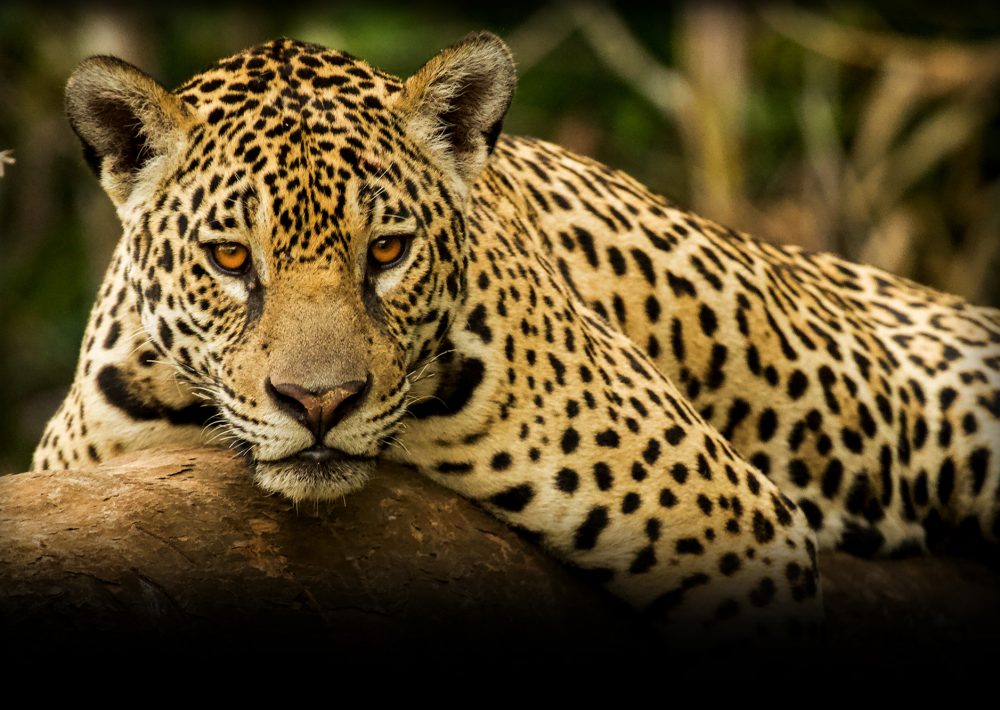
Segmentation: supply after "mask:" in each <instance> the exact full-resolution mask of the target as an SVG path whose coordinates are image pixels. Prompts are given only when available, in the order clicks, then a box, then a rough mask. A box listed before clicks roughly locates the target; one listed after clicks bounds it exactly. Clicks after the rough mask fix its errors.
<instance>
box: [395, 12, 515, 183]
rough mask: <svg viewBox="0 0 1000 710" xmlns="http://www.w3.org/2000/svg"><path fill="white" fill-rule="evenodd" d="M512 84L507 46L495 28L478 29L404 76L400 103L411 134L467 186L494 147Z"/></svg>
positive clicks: (476, 175) (512, 63)
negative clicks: (479, 30) (491, 29)
mask: <svg viewBox="0 0 1000 710" xmlns="http://www.w3.org/2000/svg"><path fill="white" fill-rule="evenodd" d="M516 85H517V71H516V69H515V68H514V57H513V55H511V52H510V49H509V48H508V47H507V45H506V44H504V42H503V40H502V39H500V38H499V37H497V36H496V35H495V34H492V33H490V32H477V33H475V34H471V35H468V36H467V37H465V39H463V40H461V41H460V42H458V43H457V44H454V45H452V46H451V47H448V48H447V49H444V50H442V51H441V52H440V53H439V54H438V55H437V56H435V57H434V58H432V59H431V60H430V61H429V62H427V63H426V64H425V65H424V66H423V67H421V69H420V70H419V71H418V72H417V73H416V74H414V75H413V76H412V77H410V78H409V79H407V81H406V84H405V86H404V87H403V94H402V97H401V99H400V104H399V108H400V109H401V110H402V111H403V113H404V114H405V115H406V116H407V118H406V122H407V128H408V129H409V131H410V132H411V134H413V135H415V136H417V137H418V138H419V139H421V140H422V141H423V142H424V143H425V145H426V146H427V147H428V148H429V149H430V150H431V152H432V153H433V154H435V155H436V156H437V157H438V158H440V159H441V162H442V164H443V165H444V166H445V167H446V168H450V169H452V170H453V171H454V173H455V175H456V177H457V178H458V180H459V184H460V186H461V187H462V188H463V189H464V190H465V191H466V192H467V191H468V188H469V187H470V186H471V184H472V182H473V181H474V180H475V179H476V177H478V176H479V173H480V171H481V170H482V169H483V166H484V165H485V164H486V158H487V157H488V156H489V154H490V153H492V152H493V148H494V146H495V145H496V142H497V138H498V137H499V136H500V130H501V128H502V126H503V117H504V114H506V113H507V108H508V107H509V106H510V102H511V99H512V98H513V96H514V88H515V86H516Z"/></svg>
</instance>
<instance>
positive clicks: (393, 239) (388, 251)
mask: <svg viewBox="0 0 1000 710" xmlns="http://www.w3.org/2000/svg"><path fill="white" fill-rule="evenodd" d="M406 244H407V239H406V237H405V236H403V235H399V234H392V235H390V236H387V237H380V238H378V239H376V240H375V241H374V242H372V243H371V244H370V245H369V246H368V260H369V261H370V262H371V264H372V266H375V267H376V268H380V269H385V268H387V267H390V266H392V265H393V264H395V263H397V262H399V261H400V260H401V259H402V258H403V255H404V254H405V253H406Z"/></svg>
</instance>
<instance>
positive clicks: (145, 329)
mask: <svg viewBox="0 0 1000 710" xmlns="http://www.w3.org/2000/svg"><path fill="white" fill-rule="evenodd" d="M513 88H514V69H513V63H512V60H511V57H510V54H509V52H508V50H507V49H506V47H505V46H504V45H503V43H502V42H501V41H500V40H499V39H497V38H496V37H494V36H492V35H489V34H485V33H484V34H478V35H472V36H470V37H468V38H466V39H465V40H463V41H462V42H460V43H458V44H457V45H454V46H453V47H451V48H449V49H447V50H444V51H443V52H442V53H441V54H439V55H438V56H437V57H435V58H433V59H432V60H431V61H430V62H428V64H427V65H425V67H424V68H423V69H421V70H420V71H419V72H418V73H417V74H415V75H414V76H413V77H411V78H410V79H408V80H406V81H400V80H398V79H396V78H395V77H392V76H389V75H387V74H385V73H383V72H380V71H378V70H377V69H374V68H372V67H371V66H369V65H368V64H366V63H365V62H363V61H361V60H358V59H355V58H353V57H350V56H349V55H346V54H343V53H341V52H335V51H331V50H327V49H324V48H322V47H317V46H313V45H306V44H302V43H298V42H293V41H289V40H279V41H275V42H269V43H267V44H264V45H261V46H258V47H255V48H252V49H249V50H247V51H245V52H242V53H240V54H237V55H234V56H233V57H230V58H228V59H225V60H223V61H221V62H220V63H219V64H217V65H216V66H215V67H213V68H211V69H209V70H207V71H206V72H204V73H202V74H200V75H198V76H196V77H195V78H193V79H192V80H190V81H189V82H187V83H186V84H185V85H183V86H182V87H180V88H179V89H178V90H177V91H175V92H173V93H170V92H167V91H166V90H165V89H163V88H162V87H160V86H159V85H158V84H156V82H154V81H153V80H152V79H150V78H149V77H147V76H146V75H144V74H142V73H141V72H139V70H137V69H135V68H134V67H131V66H130V65H127V64H125V63H123V62H121V61H120V60H115V59H111V58H94V59H91V60H87V62H84V64H82V65H81V67H80V68H79V69H78V70H77V71H76V72H75V73H74V75H73V77H72V78H71V80H70V83H69V85H68V87H67V108H68V112H69V115H70V120H71V122H72V124H73V126H74V128H75V129H76V131H77V133H78V134H79V135H80V137H81V140H82V142H83V145H84V153H85V155H86V156H87V158H88V160H89V162H90V163H91V165H92V167H93V168H94V170H95V172H96V173H97V174H98V175H99V177H100V178H101V182H102V185H103V186H104V188H105V190H106V191H107V192H108V194H109V196H110V197H111V199H112V200H113V201H114V202H115V204H116V206H117V208H118V213H119V216H120V218H121V221H122V225H123V237H122V241H121V243H120V244H119V246H118V249H117V250H116V252H115V255H114V257H113V260H112V263H111V266H110V268H109V270H108V274H107V276H106V278H105V282H104V284H103V286H102V287H101V290H100V293H99V296H98V299H97V303H96V304H95V306H94V310H93V312H92V314H91V318H90V323H89V325H88V328H87V332H86V335H85V337H84V343H83V349H82V353H81V357H80V362H79V365H78V369H77V373H76V378H75V380H74V383H73V385H72V387H71V389H70V392H69V395H68V396H67V398H66V400H65V401H64V402H63V404H62V406H61V407H60V409H59V411H58V412H57V413H56V415H55V417H54V418H53V419H52V421H51V422H50V424H49V426H48V428H47V429H46V432H45V434H44V436H43V438H42V441H41V443H40V444H39V447H38V449H37V450H36V453H35V458H34V466H35V467H36V468H71V467H73V466H79V465H82V464H85V463H87V462H90V461H94V462H96V461H101V460H103V459H105V458H108V457H110V456H113V455H115V454H117V453H120V452H123V451H126V450H130V449H137V448H145V447H151V446H156V445H159V444H165V443H220V444H230V445H233V446H234V447H236V448H238V449H239V450H240V451H242V452H243V453H245V454H246V455H247V457H248V458H249V459H250V460H251V461H252V462H253V465H254V467H255V471H256V477H257V480H258V482H259V483H260V484H261V485H262V486H263V487H264V488H265V489H267V490H271V491H277V492H280V493H282V494H284V495H287V496H289V497H291V498H293V499H296V500H303V499H309V500H312V499H330V498H340V497H341V496H343V495H344V494H345V493H348V492H350V491H352V490H354V489H356V488H358V487H359V486H361V485H363V483H364V481H365V479H366V477H367V475H368V474H369V472H370V470H371V469H372V466H373V465H374V463H373V462H374V460H375V458H376V457H381V458H389V459H394V460H398V461H402V462H405V463H409V464H412V465H414V466H416V467H417V468H418V469H419V470H420V471H422V472H423V473H424V474H426V475H428V476H430V477H431V478H433V479H435V480H437V481H439V482H441V483H442V484H444V485H445V486H448V487H450V488H452V489H454V490H456V491H458V492H459V493H460V494H462V495H465V496H468V497H470V498H472V499H474V500H476V501H478V502H480V503H481V504H482V505H483V506H485V507H486V508H488V509H489V510H491V511H492V512H494V513H495V514H496V515H497V516H499V517H500V518H502V519H504V520H506V521H508V522H509V523H510V524H512V525H514V526H516V527H517V528H519V529H521V530H522V531H524V532H525V533H526V534H529V535H531V536H533V537H534V538H536V539H537V540H538V541H539V542H540V543H541V544H543V545H544V546H546V547H547V548H548V549H549V550H551V551H552V552H553V553H555V554H556V555H558V556H559V557H561V558H562V559H564V560H565V561H567V562H568V563H570V564H572V565H573V566H575V567H577V568H579V569H580V570H583V571H585V572H586V573H588V574H589V575H591V576H592V577H593V578H594V579H596V580H599V581H600V582H602V583H603V584H605V585H606V586H607V587H608V588H609V589H610V590H612V591H613V592H614V593H615V594H617V595H619V596H620V597H622V598H623V599H625V600H627V601H628V602H630V603H631V604H633V605H634V606H635V607H637V608H639V609H642V610H645V611H646V612H647V613H648V614H650V615H651V617H653V618H654V619H655V620H656V621H657V622H660V623H663V624H665V627H664V628H665V629H666V630H667V631H668V633H671V634H675V635H676V634H682V633H683V632H684V630H685V629H687V630H689V631H692V632H696V633H697V634H698V635H699V637H704V636H705V635H707V636H709V637H723V638H733V637H742V636H744V635H746V634H760V633H764V634H770V635H771V636H774V635H775V633H780V635H783V636H784V635H787V634H792V635H799V634H801V633H804V632H811V631H812V632H814V631H815V628H816V622H817V620H818V616H819V609H820V601H819V590H818V581H817V580H818V577H817V573H816V558H815V552H816V546H815V534H818V536H819V539H820V541H821V542H822V543H823V544H824V545H826V546H844V547H847V548H849V549H852V550H854V551H857V552H864V553H873V552H876V551H878V552H882V551H886V552H899V551H903V550H906V549H908V548H911V547H912V548H922V547H924V546H925V545H926V544H927V542H928V536H929V535H930V536H931V537H933V536H934V535H937V534H939V532H941V531H947V530H965V531H966V532H971V530H972V528H973V527H974V528H975V529H976V532H978V533H979V534H980V536H986V537H990V538H991V539H994V540H995V539H996V537H997V535H998V527H997V526H998V523H997V491H998V479H1000V464H998V462H997V456H996V455H994V454H993V453H992V449H991V447H990V443H989V442H990V441H991V440H995V439H996V435H997V428H998V423H997V422H998V416H1000V386H998V371H1000V352H998V347H1000V316H998V314H997V312H996V311H992V310H989V309H984V308H977V307H974V306H971V305H968V304H966V303H964V302H962V301H960V300H959V299H957V298H954V297H950V296H945V295H942V294H938V293H935V292H933V291H930V290H928V289H924V288H922V287H920V286H917V285H915V284H911V283H908V282H905V281H903V280H901V279H897V278H895V277H892V276H890V275H888V274H885V273H883V272H880V271H877V270H875V269H872V268H870V267H865V266H858V265H854V264H849V263H847V262H845V261H843V260H840V259H837V258H836V257H833V256H830V255H825V254H820V255H816V254H807V253H805V252H802V251H798V250H794V249H789V248H780V247H774V246H769V245H766V244H762V243H759V242H755V241H753V240H751V239H749V238H748V237H745V236H743V235H740V234H736V233H734V232H732V231H729V230H725V229H723V228H720V227H718V226H717V225H714V224H712V223H710V222H708V221H706V220H703V219H701V218H699V217H696V216H694V215H692V214H689V213H686V212H684V211H682V210H679V209H677V208H675V207H673V206H671V205H669V204H668V203H666V202H665V201H664V200H663V199H662V198H661V197H659V196H656V195H653V194H651V193H650V192H649V191H648V190H646V189H645V188H644V187H642V186H641V185H639V184H638V183H636V182H635V181H634V180H632V179H631V178H629V177H627V176H625V175H623V174H621V173H619V172H616V171H613V170H611V169H609V168H607V167H604V166H602V165H599V164H597V163H594V162H592V161H589V160H587V159H585V158H581V157H578V156H575V155H572V154H571V153H569V152H567V151H565V150H563V149H561V148H558V147H556V146H552V145H549V144H546V143H543V142H541V141H537V140H528V139H520V138H512V137H507V136H502V135H501V133H500V126H501V121H502V118H503V114H504V112H505V111H506V108H507V105H508V104H509V102H510V99H511V95H512V93H513ZM385 235H405V238H406V243H407V247H408V248H407V251H406V253H405V257H404V258H402V260H401V261H400V262H399V263H398V264H395V265H394V266H392V268H386V269H381V268H373V266H372V264H371V263H370V262H369V261H368V260H367V259H366V254H367V251H368V249H369V245H370V244H371V243H372V242H373V241H375V240H378V239H379V238H381V237H384V236H385ZM219 241H224V242H230V243H232V242H235V243H239V244H242V245H244V246H246V247H247V248H248V249H249V250H250V252H251V253H252V268H250V269H249V270H248V272H247V273H246V274H239V275H234V274H229V273H225V272H222V271H220V269H219V268H217V267H216V266H215V265H214V264H213V262H212V260H211V258H210V251H211V245H212V244H213V243H216V242H219ZM345 382H351V383H358V384H357V385H356V388H355V389H356V390H357V393H358V394H357V395H356V396H353V397H352V399H351V407H350V409H349V410H346V409H345V410H342V411H341V416H339V421H337V422H336V424H335V426H332V428H330V429H329V430H326V431H320V432H319V434H317V433H316V431H314V430H313V429H311V428H310V427H309V426H303V422H304V421H305V419H303V417H304V416H305V415H303V414H302V411H300V410H301V406H300V405H299V404H295V403H294V402H292V403H291V404H289V398H288V396H285V395H282V394H281V393H280V392H284V391H291V392H298V391H302V392H312V393H315V394H316V395H317V397H318V396H319V394H320V393H324V392H331V391H334V390H335V389H336V388H337V387H340V386H341V383H345ZM274 383H291V385H293V386H294V388H293V389H289V388H288V387H285V386H284V385H281V386H279V388H278V390H280V392H279V391H278V390H276V389H275V387H274ZM282 387H284V389H282ZM352 391H354V390H352ZM292 399H294V397H293V398H292ZM338 401H339V400H338ZM296 407H299V410H296V409H295V408H296ZM327 414H329V412H327ZM324 416H326V415H324ZM310 421H312V420H310ZM991 437H992V438H991ZM970 521H971V522H970Z"/></svg>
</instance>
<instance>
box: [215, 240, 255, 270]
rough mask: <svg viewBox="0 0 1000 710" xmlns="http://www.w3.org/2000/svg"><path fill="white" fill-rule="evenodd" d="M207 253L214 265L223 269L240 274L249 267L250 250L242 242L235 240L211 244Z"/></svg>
mask: <svg viewBox="0 0 1000 710" xmlns="http://www.w3.org/2000/svg"><path fill="white" fill-rule="evenodd" d="M209 253H211V255H212V261H214V262H215V265H216V266H218V267H219V268H220V269H222V270H223V271H228V272H230V273H233V274H242V273H243V272H245V271H246V270H247V269H248V268H249V267H250V250H249V249H247V248H246V247H245V246H243V245H242V244H236V243H235V242H223V243H221V244H213V245H212V247H211V249H210V252H209Z"/></svg>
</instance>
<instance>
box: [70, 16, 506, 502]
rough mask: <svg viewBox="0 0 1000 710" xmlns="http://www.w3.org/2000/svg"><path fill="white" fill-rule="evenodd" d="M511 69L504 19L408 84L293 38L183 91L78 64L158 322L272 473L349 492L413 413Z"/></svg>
mask: <svg viewBox="0 0 1000 710" xmlns="http://www.w3.org/2000/svg"><path fill="white" fill-rule="evenodd" d="M514 85H515V71H514V65H513V61H512V59H511V55H510V52H509V50H508V49H507V47H506V45H504V43H503V42H502V41H501V40H500V39H498V38H497V37H495V36H494V35H491V34H488V33H481V34H475V35H471V36H469V37H467V38H466V39H464V40H463V41H461V42H459V43H458V44H456V45H454V46H452V47H450V48H448V49H446V50H444V51H442V52H441V53H440V54H438V55H437V56H435V57H434V58H433V59H431V60H430V61H429V62H428V63H427V64H426V65H424V67H423V68H421V69H420V70H419V71H418V72H417V73H416V74H415V75H414V76H412V77H411V78H410V79H408V80H406V81H400V80H398V79H396V78H395V77H392V76H389V75H387V74H385V73H383V72H380V71H378V70H376V69H373V68H372V67H371V66H369V65H368V64H366V63H365V62H363V61H360V60H358V59H355V58H353V57H351V56H349V55H346V54H343V53H340V52H335V51H331V50H327V49H324V48H322V47H317V46H313V45H306V44H302V43H298V42H293V41H289V40H279V41H274V42H270V43H267V44H264V45H261V46H259V47H255V48H253V49H250V50H247V51H245V52H242V53H240V54H237V55H235V56H233V57H230V58H228V59H226V60H223V61H221V62H219V63H218V64H217V65H215V66H214V67H213V68H211V69H209V70H207V71H206V72H204V73H202V74H200V75H198V76H196V77H195V78H193V79H192V80H190V81H189V82H187V83H186V84H184V85H183V86H182V87H180V88H179V89H178V90H177V91H175V92H173V93H171V92H168V91H167V90H166V89H164V88H163V87H162V86H160V85H159V84H158V83H156V82H155V81H154V80H153V79H151V78H150V77H149V76H147V75H146V74H144V73H142V72H141V71H139V70H138V69H136V68H135V67H133V66H131V65H129V64H127V63H125V62H123V61H121V60H118V59H114V58H110V57H94V58H91V59H88V60H86V61H85V62H83V63H82V64H81V65H80V67H79V68H78V69H77V70H76V71H75V72H74V73H73V75H72V77H71V78H70V80H69V83H68V85H67V90H66V106H67V112H68V114H69V118H70V122H71V124H72V126H73V128H74V130H75V131H76V132H77V134H78V135H79V137H80V139H81V141H82V143H83V147H84V154H85V156H86V158H87V160H88V163H89V164H90V165H91V167H92V168H93V169H94V171H95V172H96V173H97V175H98V176H99V178H100V180H101V184H102V186H103V187H104V189H105V191H106V192H107V193H108V195H109V196H110V197H111V199H112V201H113V202H114V204H115V206H116V207H117V210H118V215H119V217H120V219H121V222H122V225H123V229H124V233H123V237H122V238H123V240H124V245H125V246H126V247H127V249H126V251H127V256H126V257H125V258H126V259H127V264H128V269H127V270H128V274H129V280H130V283H131V286H132V288H133V289H134V293H135V296H136V299H137V302H138V310H139V314H140V316H141V320H142V324H143V326H144V329H145V331H146V332H145V334H144V335H146V336H148V338H149V340H150V342H151V344H152V346H153V347H154V348H156V350H157V351H158V352H159V353H160V356H161V359H162V360H164V361H166V362H168V363H169V365H168V367H172V368H174V369H175V370H176V374H177V376H178V378H179V379H180V380H182V381H183V382H184V383H186V386H187V387H189V388H190V391H191V392H192V394H194V395H197V396H200V397H203V398H206V399H208V400H209V401H210V402H211V403H212V405H213V406H215V407H217V409H218V411H219V416H218V417H217V418H216V419H217V421H218V426H219V428H220V431H221V432H222V434H223V435H224V436H225V437H228V438H229V439H230V440H231V441H233V442H235V443H236V444H237V445H239V446H240V447H241V448H242V449H243V450H244V451H245V452H246V453H247V454H248V455H249V456H250V457H251V458H252V459H253V461H254V465H255V469H256V475H257V480H258V482H259V483H260V484H261V485H262V486H263V487H264V488H265V489H267V490H270V491H276V492H280V493H282V494H284V495H287V496H289V497H290V498H293V499H295V500H303V499H329V498H338V497H340V496H342V495H343V494H345V493H347V492H350V491H352V490H354V489H356V488H358V487H359V486H360V485H362V484H363V483H364V481H365V480H366V478H367V476H368V474H369V472H370V470H371V468H372V466H373V460H374V457H375V456H376V455H377V454H379V452H380V451H381V450H382V448H383V447H385V446H386V442H387V441H389V439H390V438H391V437H392V436H393V433H394V432H395V431H396V430H397V429H398V427H399V426H400V420H401V419H402V418H403V416H404V414H405V412H406V406H407V393H408V391H409V389H410V376H411V374H412V373H413V371H414V369H415V368H417V367H418V366H419V365H420V363H421V362H423V361H425V360H426V359H427V358H429V357H432V356H433V354H434V353H435V351H436V350H437V349H438V347H439V345H440V343H441V342H442V341H443V339H444V337H445V336H446V333H447V330H448V328H449V325H450V322H451V316H452V313H453V310H454V308H455V306H456V304H457V303H459V302H460V301H461V300H462V298H463V295H464V289H465V279H464V272H465V265H466V261H467V259H468V246H467V243H466V242H467V237H466V217H465V215H466V209H467V204H468V201H469V193H470V189H471V185H472V183H473V182H474V181H475V179H476V178H477V177H478V176H479V174H480V172H481V171H482V169H483V167H484V166H485V163H486V161H487V158H488V156H489V154H490V152H491V151H492V149H493V146H494V144H495V142H496V140H497V137H498V135H499V132H500V126H501V121H502V119H503V116H504V113H505V112H506V110H507V107H508V105H509V104H510V100H511V96H512V94H513V91H514Z"/></svg>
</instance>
